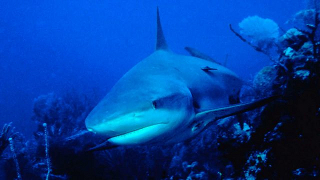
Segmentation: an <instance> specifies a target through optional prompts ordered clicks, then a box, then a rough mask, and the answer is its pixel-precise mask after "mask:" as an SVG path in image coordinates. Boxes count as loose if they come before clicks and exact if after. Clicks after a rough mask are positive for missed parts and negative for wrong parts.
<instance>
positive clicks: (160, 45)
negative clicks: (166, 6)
mask: <svg viewBox="0 0 320 180" xmlns="http://www.w3.org/2000/svg"><path fill="white" fill-rule="evenodd" d="M159 49H162V50H166V49H168V45H167V42H166V39H165V38H164V35H163V31H162V27H161V22H160V14H159V8H158V7H157V44H156V50H159Z"/></svg>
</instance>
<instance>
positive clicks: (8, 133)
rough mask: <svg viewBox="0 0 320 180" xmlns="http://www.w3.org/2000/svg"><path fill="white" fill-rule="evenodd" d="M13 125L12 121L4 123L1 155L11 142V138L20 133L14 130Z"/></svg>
mask: <svg viewBox="0 0 320 180" xmlns="http://www.w3.org/2000/svg"><path fill="white" fill-rule="evenodd" d="M11 125H12V123H11V122H10V123H8V124H4V125H3V128H2V131H1V134H0V156H1V155H2V153H3V151H4V150H5V149H6V148H7V147H8V145H9V144H10V141H9V139H10V138H15V137H16V136H17V135H18V133H14V132H13V130H12V126H11Z"/></svg>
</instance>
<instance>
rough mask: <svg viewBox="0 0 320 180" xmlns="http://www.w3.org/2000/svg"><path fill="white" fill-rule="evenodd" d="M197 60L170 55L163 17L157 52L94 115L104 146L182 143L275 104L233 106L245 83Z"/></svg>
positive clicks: (93, 126)
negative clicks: (219, 122) (232, 118)
mask: <svg viewBox="0 0 320 180" xmlns="http://www.w3.org/2000/svg"><path fill="white" fill-rule="evenodd" d="M191 51H192V50H191ZM191 54H192V55H193V56H184V55H179V54H176V53H174V52H172V51H170V50H169V48H168V46H167V44H166V41H165V38H164V36H163V32H162V28H161V23H160V17H159V11H157V45H156V51H155V52H154V53H152V54H151V55H150V56H148V57H147V58H145V59H143V60H142V61H141V62H139V63H138V64H137V65H135V66H134V67H133V68H132V69H131V70H129V71H128V72H127V73H126V74H125V75H124V76H123V77H122V78H121V79H120V80H119V81H118V82H117V83H116V84H115V86H114V87H113V88H112V89H111V91H110V92H109V93H108V94H107V95H106V96H105V97H104V98H103V99H102V101H101V102H100V103H99V104H98V105H97V106H96V107H95V108H94V109H93V110H92V112H91V113H90V114H89V115H88V117H87V119H86V127H87V129H88V130H89V131H91V132H94V133H97V134H100V135H102V136H105V137H106V139H107V140H106V142H105V143H104V144H103V145H102V146H104V145H105V144H106V143H109V144H113V145H116V146H119V145H138V144H150V143H151V144H152V143H158V144H168V143H177V142H182V141H184V140H187V139H190V138H192V137H194V136H196V135H197V134H199V133H200V132H201V131H203V130H204V129H205V128H207V127H208V126H209V125H211V124H212V123H213V122H214V121H216V120H217V119H220V118H223V117H227V116H231V115H234V114H237V113H241V112H244V111H247V110H251V109H253V108H256V107H258V106H262V105H264V104H266V103H267V102H269V101H270V99H264V100H261V101H257V102H253V103H247V104H238V105H232V104H230V102H229V99H230V97H235V96H237V94H238V92H239V91H240V88H241V86H242V81H241V80H240V79H239V77H238V76H237V75H236V74H235V73H234V72H232V71H231V70H229V69H227V68H226V67H223V66H221V65H220V64H218V63H216V62H214V61H213V60H212V59H210V58H207V57H204V58H201V57H202V54H199V53H197V52H193V53H191Z"/></svg>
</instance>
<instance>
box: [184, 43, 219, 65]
mask: <svg viewBox="0 0 320 180" xmlns="http://www.w3.org/2000/svg"><path fill="white" fill-rule="evenodd" d="M184 49H185V50H186V51H188V53H189V54H190V55H191V56H194V57H197V58H200V59H204V60H208V61H211V62H214V63H217V64H220V63H218V62H217V61H216V60H214V59H213V58H212V57H210V56H208V55H206V54H204V53H202V52H200V51H198V50H197V49H194V48H191V47H185V48H184ZM220 65H221V64H220Z"/></svg>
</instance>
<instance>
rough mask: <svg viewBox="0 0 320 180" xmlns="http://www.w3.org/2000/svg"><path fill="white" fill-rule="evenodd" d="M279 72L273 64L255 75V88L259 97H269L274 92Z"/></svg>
mask: <svg viewBox="0 0 320 180" xmlns="http://www.w3.org/2000/svg"><path fill="white" fill-rule="evenodd" d="M277 77H278V74H277V69H276V68H275V67H273V66H266V67H264V68H263V69H261V70H260V71H259V72H258V74H257V75H256V76H255V77H254V80H253V88H254V89H255V91H256V93H257V96H258V97H269V96H271V95H273V94H274V90H275V84H276V82H275V81H276V80H277Z"/></svg>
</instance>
